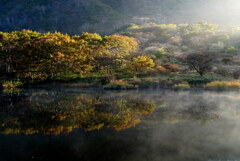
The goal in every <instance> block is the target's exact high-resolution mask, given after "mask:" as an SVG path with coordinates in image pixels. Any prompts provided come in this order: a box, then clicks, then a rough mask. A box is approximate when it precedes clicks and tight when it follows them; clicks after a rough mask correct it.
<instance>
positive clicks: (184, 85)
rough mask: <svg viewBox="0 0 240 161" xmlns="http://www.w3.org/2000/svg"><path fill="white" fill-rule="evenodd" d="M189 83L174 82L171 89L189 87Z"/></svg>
mask: <svg viewBox="0 0 240 161" xmlns="http://www.w3.org/2000/svg"><path fill="white" fill-rule="evenodd" d="M190 88H191V87H190V85H189V84H188V83H181V84H175V85H174V86H173V89H190Z"/></svg>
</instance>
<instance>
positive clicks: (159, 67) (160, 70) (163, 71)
mask: <svg viewBox="0 0 240 161" xmlns="http://www.w3.org/2000/svg"><path fill="white" fill-rule="evenodd" d="M156 70H157V72H158V73H160V74H165V73H167V69H166V68H164V67H163V66H160V65H159V66H157V67H156Z"/></svg>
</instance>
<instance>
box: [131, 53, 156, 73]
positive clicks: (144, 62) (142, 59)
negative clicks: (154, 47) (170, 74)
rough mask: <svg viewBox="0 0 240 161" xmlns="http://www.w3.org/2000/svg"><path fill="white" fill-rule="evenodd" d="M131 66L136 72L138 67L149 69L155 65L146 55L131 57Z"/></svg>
mask: <svg viewBox="0 0 240 161" xmlns="http://www.w3.org/2000/svg"><path fill="white" fill-rule="evenodd" d="M132 66H133V68H134V70H135V71H136V72H138V71H139V70H140V69H143V70H151V69H152V68H153V67H154V66H155V63H154V62H153V60H152V59H151V58H149V57H147V56H138V57H136V58H134V59H133V61H132Z"/></svg>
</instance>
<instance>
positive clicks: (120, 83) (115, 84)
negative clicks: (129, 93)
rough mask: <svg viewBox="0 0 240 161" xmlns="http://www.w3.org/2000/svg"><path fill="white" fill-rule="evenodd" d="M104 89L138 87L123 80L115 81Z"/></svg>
mask: <svg viewBox="0 0 240 161" xmlns="http://www.w3.org/2000/svg"><path fill="white" fill-rule="evenodd" d="M103 88H104V89H136V88H137V86H134V85H132V84H129V83H127V82H125V81H123V80H115V81H111V82H110V83H109V84H107V85H105V86H103Z"/></svg>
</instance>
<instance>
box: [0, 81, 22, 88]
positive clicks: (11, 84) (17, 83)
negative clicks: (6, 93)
mask: <svg viewBox="0 0 240 161" xmlns="http://www.w3.org/2000/svg"><path fill="white" fill-rule="evenodd" d="M22 85H23V83H22V82H21V81H5V82H3V89H4V90H6V89H13V88H17V87H20V86H22Z"/></svg>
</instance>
